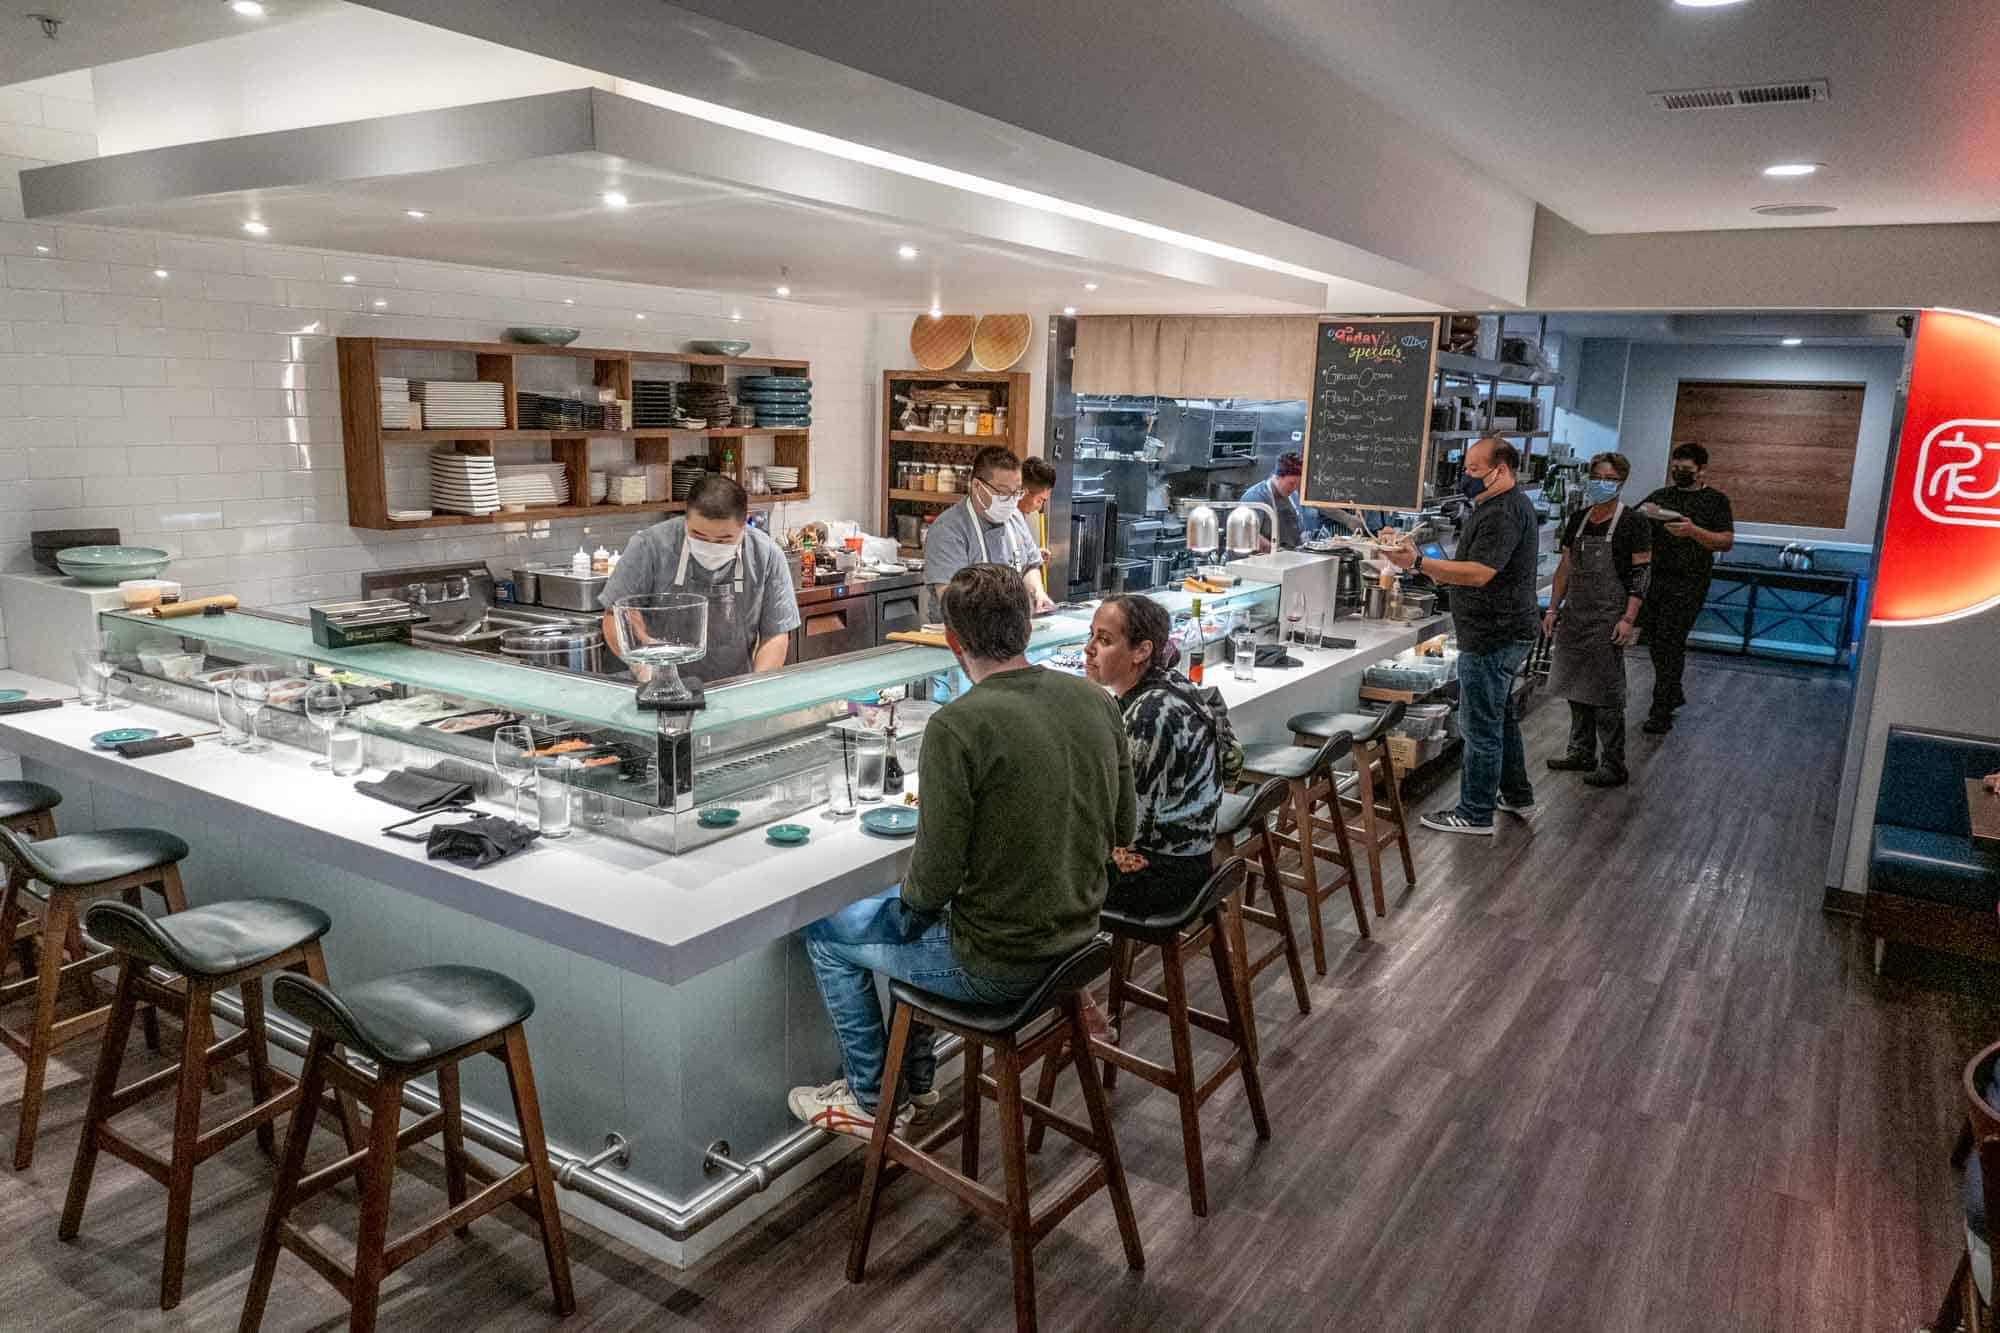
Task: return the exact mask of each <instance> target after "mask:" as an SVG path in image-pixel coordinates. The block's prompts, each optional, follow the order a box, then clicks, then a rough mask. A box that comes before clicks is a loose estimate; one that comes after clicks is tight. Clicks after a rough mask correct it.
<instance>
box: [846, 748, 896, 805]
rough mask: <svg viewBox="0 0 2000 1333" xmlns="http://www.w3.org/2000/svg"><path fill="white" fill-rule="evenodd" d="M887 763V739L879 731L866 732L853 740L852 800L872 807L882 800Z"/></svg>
mask: <svg viewBox="0 0 2000 1333" xmlns="http://www.w3.org/2000/svg"><path fill="white" fill-rule="evenodd" d="M888 761H889V738H888V737H887V736H885V735H884V734H883V733H881V732H879V731H867V732H863V733H862V734H861V735H859V736H856V737H855V738H854V799H855V800H857V801H859V802H861V804H863V805H873V804H875V803H876V802H877V801H879V800H881V799H882V783H883V778H884V776H885V769H886V767H887V765H888Z"/></svg>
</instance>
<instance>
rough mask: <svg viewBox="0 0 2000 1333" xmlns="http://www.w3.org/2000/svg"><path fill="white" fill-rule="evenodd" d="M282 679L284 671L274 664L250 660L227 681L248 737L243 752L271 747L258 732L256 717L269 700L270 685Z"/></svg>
mask: <svg viewBox="0 0 2000 1333" xmlns="http://www.w3.org/2000/svg"><path fill="white" fill-rule="evenodd" d="M282 679H284V673H283V672H281V671H279V670H278V668H276V667H274V666H266V665H265V664H264V663H262V662H252V663H251V664H250V665H248V666H246V667H242V668H240V669H238V671H237V672H236V675H235V676H234V677H232V678H231V680H230V682H229V691H230V693H231V694H234V695H235V696H236V702H237V703H238V704H239V705H240V706H241V707H242V709H243V716H244V719H245V721H246V722H247V723H248V724H249V725H248V726H247V728H246V730H248V731H249V733H250V739H249V740H248V741H247V742H245V744H244V746H243V753H244V754H262V753H263V752H264V751H266V750H268V749H270V748H271V743H270V742H269V741H267V740H265V739H264V738H263V737H262V736H261V735H259V734H258V730H257V719H258V717H259V716H260V715H261V714H262V713H263V711H264V705H265V704H267V703H269V702H270V701H271V687H272V686H273V685H276V684H277V683H278V682H279V681H280V680H282Z"/></svg>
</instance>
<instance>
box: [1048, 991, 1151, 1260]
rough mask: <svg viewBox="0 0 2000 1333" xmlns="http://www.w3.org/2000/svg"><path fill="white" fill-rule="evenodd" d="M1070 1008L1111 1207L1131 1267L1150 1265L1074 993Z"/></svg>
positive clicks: (1080, 1072) (1085, 1097)
mask: <svg viewBox="0 0 2000 1333" xmlns="http://www.w3.org/2000/svg"><path fill="white" fill-rule="evenodd" d="M1064 1008H1065V1009H1067V1010H1068V1012H1069V1040H1070V1046H1071V1048H1072V1049H1073V1050H1075V1051H1076V1052H1077V1058H1076V1077H1077V1081H1078V1082H1079V1083H1081V1084H1082V1085H1083V1105H1084V1108H1085V1109H1086V1110H1087V1111H1088V1112H1089V1113H1090V1132H1091V1136H1092V1137H1093V1138H1095V1139H1096V1140H1097V1157H1098V1160H1099V1161H1101V1162H1103V1163H1104V1187H1105V1189H1107V1190H1109V1191H1110V1192H1111V1211H1112V1212H1113V1213H1114V1214H1116V1215H1117V1218H1118V1239H1119V1240H1120V1241H1122V1242H1124V1245H1125V1263H1126V1266H1127V1267H1129V1268H1134V1269H1139V1268H1144V1267H1145V1266H1146V1254H1145V1251H1144V1250H1143V1249H1141V1248H1140V1246H1139V1223H1138V1221H1137V1219H1136V1218H1135V1217H1134V1216H1133V1213H1132V1195H1131V1192H1130V1191H1129V1190H1127V1189H1126V1187H1125V1163H1124V1162H1123V1161H1122V1160H1121V1159H1120V1158H1119V1156H1118V1138H1117V1136H1116V1135H1114V1134H1113V1133H1112V1132H1111V1108H1110V1107H1109V1106H1108V1105H1106V1103H1105V1100H1104V1085H1103V1084H1102V1083H1100V1082H1099V1081H1098V1078H1097V1063H1096V1061H1094V1060H1092V1059H1091V1058H1090V1056H1089V1051H1090V1029H1089V1028H1088V1027H1087V1026H1086V1025H1085V1024H1084V1021H1083V1004H1082V1002H1081V1001H1079V1000H1078V999H1077V998H1076V997H1075V996H1071V997H1070V999H1069V1002H1068V1004H1066V1005H1065V1006H1064Z"/></svg>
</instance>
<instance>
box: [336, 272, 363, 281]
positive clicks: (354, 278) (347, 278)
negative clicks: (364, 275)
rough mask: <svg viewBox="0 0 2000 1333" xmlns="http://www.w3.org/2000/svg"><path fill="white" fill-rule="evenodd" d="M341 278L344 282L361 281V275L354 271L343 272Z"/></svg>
mask: <svg viewBox="0 0 2000 1333" xmlns="http://www.w3.org/2000/svg"><path fill="white" fill-rule="evenodd" d="M340 280H341V281H342V282H358V281H360V277H359V275H357V274H353V273H343V274H341V275H340Z"/></svg>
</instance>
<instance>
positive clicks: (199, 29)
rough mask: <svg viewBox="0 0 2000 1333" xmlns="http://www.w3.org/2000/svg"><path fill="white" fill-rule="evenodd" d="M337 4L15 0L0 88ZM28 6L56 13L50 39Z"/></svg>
mask: <svg viewBox="0 0 2000 1333" xmlns="http://www.w3.org/2000/svg"><path fill="white" fill-rule="evenodd" d="M339 7H340V0H267V5H266V12H265V16H264V17H263V18H261V19H246V18H243V17H240V16H239V15H237V14H235V13H232V12H231V11H230V9H229V6H228V5H226V4H224V3H223V0H19V3H16V4H13V5H9V6H8V7H7V10H6V11H4V12H0V87H5V86H6V85H8V84H10V83H25V82H27V81H28V80H29V79H41V78H47V77H48V76H49V75H51V74H66V73H68V72H69V71H71V70H77V69H90V68H91V67H93V66H96V65H105V64H109V63H110V62H112V61H114V60H130V59H132V58H133V57H135V56H143V55H150V54H152V53H153V52H155V51H171V50H175V49H176V48H179V47H183V46H192V45H193V44H195V43H196V42H209V41H214V40H215V39H216V38H218V37H233V36H235V35H236V34H238V33H242V32H246V31H249V30H250V29H251V28H252V27H253V26H255V25H261V26H265V27H270V26H273V25H277V24H283V23H289V22H291V21H292V20H294V19H300V18H305V17H307V16H309V15H311V14H315V13H324V12H326V11H327V10H330V9H336V8H339ZM31 12H33V13H41V14H49V15H52V16H54V17H56V18H59V19H61V20H62V21H63V22H62V26H61V27H59V28H57V29H56V36H55V38H54V40H50V39H49V38H47V37H44V36H43V35H42V29H41V25H40V24H39V23H38V22H36V21H35V20H34V19H32V18H30V17H28V15H29V14H30V13H31Z"/></svg>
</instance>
